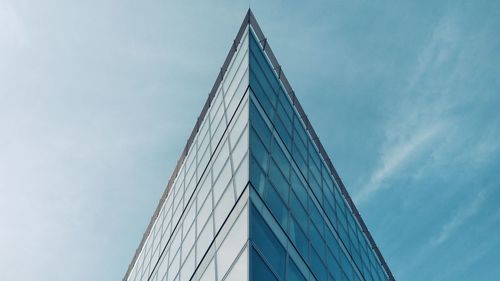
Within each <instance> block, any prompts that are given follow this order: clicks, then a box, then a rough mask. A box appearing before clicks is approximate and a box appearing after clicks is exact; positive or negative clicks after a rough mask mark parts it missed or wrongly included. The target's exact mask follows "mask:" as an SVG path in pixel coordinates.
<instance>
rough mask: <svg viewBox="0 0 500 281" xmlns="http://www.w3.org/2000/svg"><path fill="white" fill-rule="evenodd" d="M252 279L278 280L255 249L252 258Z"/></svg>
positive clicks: (262, 280)
mask: <svg viewBox="0 0 500 281" xmlns="http://www.w3.org/2000/svg"><path fill="white" fill-rule="evenodd" d="M250 279H251V280H261V281H264V280H265V281H273V280H274V281H277V280H278V279H277V278H276V276H274V274H273V273H272V271H271V270H270V269H269V267H268V266H267V265H266V263H265V262H264V260H263V259H262V258H261V257H260V255H259V253H257V251H256V250H255V249H253V248H252V251H251V256H250Z"/></svg>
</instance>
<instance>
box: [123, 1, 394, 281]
mask: <svg viewBox="0 0 500 281" xmlns="http://www.w3.org/2000/svg"><path fill="white" fill-rule="evenodd" d="M123 280H125V281H147V280H148V281H160V280H168V281H187V280H193V281H197V280H203V281H209V280H210V281H212V280H213V281H216V280H217V281H223V280H231V281H232V280H238V281H244V280H259V281H273V280H276V281H277V280H281V281H285V280H291V281H292V280H293V281H306V280H309V281H313V280H316V281H334V280H335V281H345V280H356V281H361V280H366V281H372V280H375V281H380V280H394V277H393V276H392V274H391V271H390V270H389V268H388V266H387V265H386V263H385V261H384V258H383V257H382V255H381V253H380V252H379V250H378V248H377V246H376V245H375V242H374V241H373V239H372V237H371V235H370V232H369V231H368V229H367V228H366V225H365V224H364V222H363V220H362V219H361V217H360V215H359V213H358V211H357V210H356V207H355V206H354V204H353V202H352V200H351V198H350V197H349V194H348V193H347V191H346V188H345V187H344V184H343V183H342V181H341V180H340V178H339V176H338V174H337V172H336V171H335V168H334V167H333V165H332V162H331V160H330V158H329V157H328V156H327V154H326V152H325V150H324V148H323V146H322V145H321V143H320V141H319V139H318V137H317V135H316V133H315V131H314V129H313V128H312V126H311V124H310V122H309V121H308V119H307V117H306V114H305V113H304V111H303V109H302V107H301V106H300V104H299V102H298V101H297V98H296V96H295V94H294V92H293V90H292V88H291V87H290V85H289V83H288V81H287V79H286V77H285V75H284V74H283V71H282V70H281V67H280V66H279V64H278V62H277V61H276V58H275V56H274V55H273V52H272V51H271V48H270V46H269V44H268V42H267V39H266V38H265V37H264V35H263V33H262V31H261V29H260V27H259V25H258V24H257V22H256V20H255V18H254V16H253V14H252V12H251V11H250V10H249V11H248V13H247V14H246V16H245V19H244V21H243V23H242V25H241V27H240V29H239V31H238V34H237V36H236V39H235V40H234V42H233V45H232V47H231V50H230V52H229V54H228V56H227V58H226V60H225V61H224V64H223V66H222V69H221V71H220V73H219V76H218V77H217V80H216V82H215V85H214V86H213V88H212V91H211V92H210V95H209V97H208V100H207V101H206V103H205V105H204V107H203V109H202V111H201V115H200V116H199V118H198V121H197V122H196V125H195V126H194V129H193V131H192V133H191V136H190V137H189V139H188V142H187V144H186V147H185V148H184V151H183V152H182V154H181V157H180V159H179V161H178V162H177V166H176V168H175V170H174V172H173V174H172V176H171V178H170V180H169V182H168V185H167V188H166V190H165V192H164V195H163V197H162V198H161V200H160V202H159V205H158V207H157V209H156V212H155V213H154V215H153V217H152V218H151V222H150V224H149V226H148V228H147V230H146V232H145V234H144V236H143V239H142V241H141V243H140V246H139V248H138V249H137V251H136V254H135V256H134V258H133V260H132V263H131V264H130V266H129V268H128V271H127V273H126V275H125V277H124V279H123Z"/></svg>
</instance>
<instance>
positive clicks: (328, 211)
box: [323, 200, 337, 228]
mask: <svg viewBox="0 0 500 281" xmlns="http://www.w3.org/2000/svg"><path fill="white" fill-rule="evenodd" d="M323 208H324V209H325V212H326V215H327V216H328V219H329V220H330V223H331V224H332V225H333V226H334V227H335V228H336V227H337V226H336V224H335V221H336V220H337V219H336V216H335V210H334V209H333V207H332V205H330V203H328V201H326V200H325V201H324V203H323Z"/></svg>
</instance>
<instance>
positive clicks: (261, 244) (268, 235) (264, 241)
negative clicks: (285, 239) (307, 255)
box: [250, 205, 286, 280]
mask: <svg viewBox="0 0 500 281" xmlns="http://www.w3.org/2000/svg"><path fill="white" fill-rule="evenodd" d="M250 216H251V217H250V222H251V225H250V238H251V240H252V241H253V242H254V243H255V245H256V247H257V248H258V249H259V251H260V252H262V254H263V255H264V256H265V257H266V260H267V261H268V263H269V264H270V265H271V267H272V269H273V270H274V272H276V273H277V274H278V276H279V277H280V278H281V279H283V278H284V275H285V260H286V253H285V248H283V246H282V245H281V243H280V242H279V241H278V239H277V238H276V236H274V233H273V232H272V230H271V229H270V228H269V226H268V225H267V223H266V222H265V221H264V219H263V218H262V217H261V215H260V214H259V213H258V211H257V210H256V209H255V207H254V206H253V205H252V208H251V213H250ZM264 280H265V279H264Z"/></svg>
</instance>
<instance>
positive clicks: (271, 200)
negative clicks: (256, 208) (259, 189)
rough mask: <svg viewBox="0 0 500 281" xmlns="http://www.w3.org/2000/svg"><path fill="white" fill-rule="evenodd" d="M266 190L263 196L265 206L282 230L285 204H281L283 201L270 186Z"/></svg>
mask: <svg viewBox="0 0 500 281" xmlns="http://www.w3.org/2000/svg"><path fill="white" fill-rule="evenodd" d="M266 190H267V192H266V196H265V202H266V205H267V206H268V207H269V208H270V209H271V213H272V214H273V215H274V217H275V218H276V219H277V220H278V222H279V223H280V224H281V226H282V227H283V229H286V221H287V218H288V209H287V207H286V205H285V203H283V200H282V199H281V197H280V195H279V194H278V192H277V191H276V189H275V188H274V187H273V186H272V185H270V186H269V187H268V188H267V189H266Z"/></svg>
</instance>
